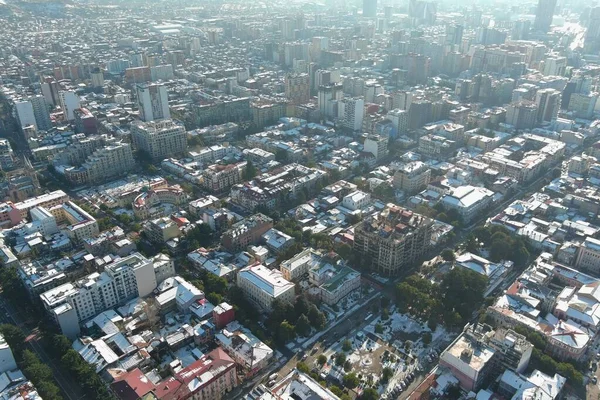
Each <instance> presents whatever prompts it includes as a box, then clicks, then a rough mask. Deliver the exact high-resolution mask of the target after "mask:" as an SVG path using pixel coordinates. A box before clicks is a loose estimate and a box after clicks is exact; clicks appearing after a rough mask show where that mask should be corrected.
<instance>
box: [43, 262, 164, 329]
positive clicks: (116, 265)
mask: <svg viewBox="0 0 600 400" xmlns="http://www.w3.org/2000/svg"><path fill="white" fill-rule="evenodd" d="M155 288H156V276H155V274H154V267H153V262H152V260H149V259H147V258H145V257H144V256H142V255H141V254H139V253H134V254H131V255H130V256H127V257H124V258H119V259H117V260H115V261H114V262H112V263H111V264H109V265H107V266H106V267H105V269H104V272H102V273H98V272H94V273H92V274H90V275H87V276H85V277H84V278H81V279H79V280H78V281H75V282H73V283H66V284H64V285H61V286H57V287H55V288H53V289H51V290H48V291H47V292H44V293H42V294H41V295H40V299H41V300H42V304H43V305H44V308H46V310H47V311H48V312H49V313H50V315H52V316H53V318H54V319H55V320H56V322H57V324H58V325H59V327H60V328H61V330H62V332H63V333H64V334H65V335H67V336H69V337H74V336H76V335H77V334H79V323H80V322H82V321H85V320H88V319H90V318H93V317H95V316H96V315H98V314H99V313H101V312H102V311H105V310H107V309H109V308H113V307H115V306H117V305H119V304H123V303H124V302H126V301H128V300H131V299H133V298H136V297H145V296H148V295H149V294H151V293H152V291H153V290H154V289H155Z"/></svg>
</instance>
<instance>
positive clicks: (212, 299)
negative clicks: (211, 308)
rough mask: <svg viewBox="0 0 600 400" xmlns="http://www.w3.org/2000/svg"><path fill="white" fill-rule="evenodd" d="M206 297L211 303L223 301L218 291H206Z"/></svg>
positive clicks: (217, 303) (216, 303) (215, 303)
mask: <svg viewBox="0 0 600 400" xmlns="http://www.w3.org/2000/svg"><path fill="white" fill-rule="evenodd" d="M206 298H207V299H208V301H210V302H211V303H212V304H214V305H219V304H221V303H222V302H223V296H222V295H220V294H219V293H214V292H211V293H208V294H207V295H206Z"/></svg>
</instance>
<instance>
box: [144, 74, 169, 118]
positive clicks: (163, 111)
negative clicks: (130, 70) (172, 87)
mask: <svg viewBox="0 0 600 400" xmlns="http://www.w3.org/2000/svg"><path fill="white" fill-rule="evenodd" d="M135 89H136V93H137V104H138V108H139V113H140V120H142V121H144V122H150V121H156V120H161V119H162V120H168V119H171V112H170V111H169V95H168V93H167V87H166V86H165V85H162V84H145V83H141V84H138V85H136V87H135Z"/></svg>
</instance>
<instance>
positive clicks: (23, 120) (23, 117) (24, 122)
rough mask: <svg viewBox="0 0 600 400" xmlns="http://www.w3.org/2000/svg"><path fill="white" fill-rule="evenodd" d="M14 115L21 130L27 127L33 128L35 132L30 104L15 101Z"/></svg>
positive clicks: (35, 124)
mask: <svg viewBox="0 0 600 400" xmlns="http://www.w3.org/2000/svg"><path fill="white" fill-rule="evenodd" d="M15 113H16V115H15V116H16V118H17V121H18V122H19V126H20V127H21V129H23V128H25V127H27V126H33V127H35V129H36V130H37V129H38V126H37V122H35V114H34V113H33V105H32V104H31V102H29V101H27V100H22V101H15Z"/></svg>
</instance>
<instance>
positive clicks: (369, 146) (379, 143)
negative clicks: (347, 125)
mask: <svg viewBox="0 0 600 400" xmlns="http://www.w3.org/2000/svg"><path fill="white" fill-rule="evenodd" d="M364 151H365V153H371V154H373V155H374V156H375V158H376V159H378V160H379V159H380V158H383V157H385V156H386V155H387V154H388V138H387V137H385V136H381V135H377V134H372V135H369V136H368V137H367V138H366V139H365V144H364Z"/></svg>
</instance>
